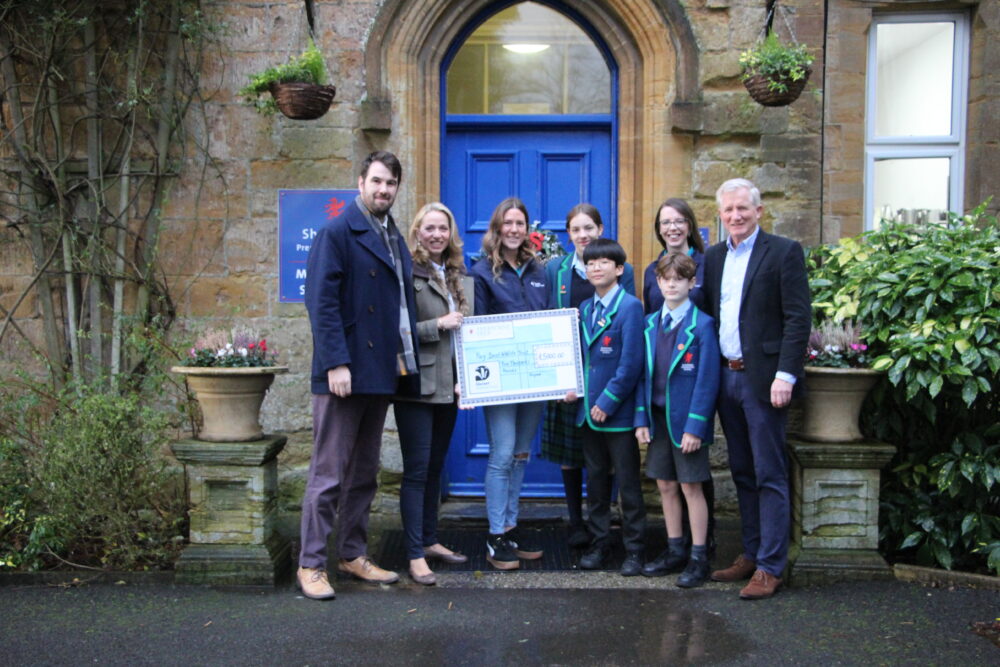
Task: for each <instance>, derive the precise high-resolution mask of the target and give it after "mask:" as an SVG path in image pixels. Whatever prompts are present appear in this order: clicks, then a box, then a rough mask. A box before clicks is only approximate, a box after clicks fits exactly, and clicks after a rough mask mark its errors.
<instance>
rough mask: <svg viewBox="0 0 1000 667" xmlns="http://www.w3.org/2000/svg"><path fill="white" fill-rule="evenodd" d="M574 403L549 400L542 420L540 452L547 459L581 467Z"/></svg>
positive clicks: (581, 452) (581, 455) (581, 448)
mask: <svg viewBox="0 0 1000 667" xmlns="http://www.w3.org/2000/svg"><path fill="white" fill-rule="evenodd" d="M576 410H577V404H576V403H563V402H560V401H549V403H548V405H546V406H545V418H544V419H543V420H542V452H541V456H542V458H543V459H545V460H547V461H552V462H553V463H558V464H559V465H564V466H570V467H573V468H582V467H583V440H582V438H581V436H580V429H579V427H577V425H576Z"/></svg>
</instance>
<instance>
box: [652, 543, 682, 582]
mask: <svg viewBox="0 0 1000 667" xmlns="http://www.w3.org/2000/svg"><path fill="white" fill-rule="evenodd" d="M687 562H688V557H687V554H683V553H681V554H674V553H670V549H664V551H663V553H661V554H660V555H659V556H657V557H656V558H655V559H653V560H651V561H649V562H648V563H646V564H645V565H643V566H642V576H644V577H664V576H666V575H668V574H672V573H674V572H680V571H681V569H683V567H684V564H685V563H687Z"/></svg>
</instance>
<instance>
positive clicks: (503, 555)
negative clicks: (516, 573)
mask: <svg viewBox="0 0 1000 667" xmlns="http://www.w3.org/2000/svg"><path fill="white" fill-rule="evenodd" d="M486 560H487V561H489V563H490V565H492V566H493V567H495V568H496V569H498V570H516V569H517V568H519V567H521V561H519V560H518V559H517V554H516V553H514V548H513V547H512V546H511V544H510V542H508V541H507V538H506V536H505V535H493V534H490V535H489V536H487V538H486Z"/></svg>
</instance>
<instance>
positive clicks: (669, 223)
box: [660, 218, 688, 227]
mask: <svg viewBox="0 0 1000 667" xmlns="http://www.w3.org/2000/svg"><path fill="white" fill-rule="evenodd" d="M687 223H688V221H687V220H685V219H684V218H674V219H673V220H660V227H684V226H685V225H687Z"/></svg>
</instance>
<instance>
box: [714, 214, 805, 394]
mask: <svg viewBox="0 0 1000 667" xmlns="http://www.w3.org/2000/svg"><path fill="white" fill-rule="evenodd" d="M726 253H727V247H726V242H725V241H723V242H721V243H716V244H715V245H713V246H712V247H711V248H709V249H708V251H707V252H706V253H705V282H704V283H703V286H702V291H703V302H704V305H705V308H706V310H708V313H709V315H711V316H712V317H713V318H714V319H715V322H716V330H718V323H719V307H720V306H719V303H720V298H721V292H722V270H723V267H724V266H725V263H726ZM811 315H812V305H811V302H810V297H809V281H808V278H807V277H806V265H805V255H804V253H803V252H802V246H801V245H799V243H798V242H796V241H793V240H791V239H787V238H785V237H783V236H777V235H775V234H768V233H767V232H765V231H764V230H763V229H761V230H760V233H759V234H758V236H757V241H756V243H755V244H754V248H753V252H752V253H751V254H750V262H749V264H748V265H747V272H746V276H745V277H744V279H743V298H742V301H741V302H740V315H739V330H740V345H741V346H742V349H743V362H744V364H745V366H746V371H745V372H746V373H747V377H748V379H749V381H750V386H751V387H753V391H754V394H755V395H756V396H757V398H759V399H760V400H761V401H765V402H767V403H770V402H771V383H772V382H773V381H774V375H775V373H777V372H778V371H779V370H780V371H784V372H786V373H791V374H792V375H794V376H796V378H798V379H797V381H796V383H795V394H796V395H801V394H802V392H803V391H804V388H805V383H804V381H803V379H804V370H803V367H804V365H805V361H804V359H805V352H806V345H807V343H808V342H809V331H810V328H811V324H812V317H811Z"/></svg>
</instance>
